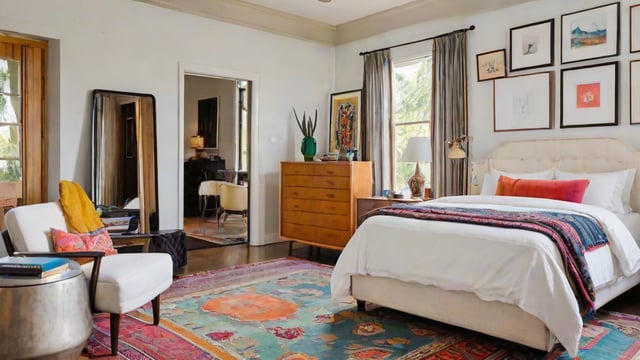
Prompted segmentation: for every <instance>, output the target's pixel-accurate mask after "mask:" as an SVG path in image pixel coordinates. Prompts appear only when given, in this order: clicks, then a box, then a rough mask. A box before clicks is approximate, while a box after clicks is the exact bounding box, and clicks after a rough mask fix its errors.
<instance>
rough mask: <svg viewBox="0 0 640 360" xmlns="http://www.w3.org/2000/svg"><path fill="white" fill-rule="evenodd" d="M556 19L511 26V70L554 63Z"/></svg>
mask: <svg viewBox="0 0 640 360" xmlns="http://www.w3.org/2000/svg"><path fill="white" fill-rule="evenodd" d="M554 22H555V20H554V19H549V20H545V21H540V22H536V23H533V24H528V25H523V26H519V27H515V28H511V30H510V31H509V43H510V47H509V70H510V71H516V70H524V69H533V68H537V67H541V66H551V65H553V28H554Z"/></svg>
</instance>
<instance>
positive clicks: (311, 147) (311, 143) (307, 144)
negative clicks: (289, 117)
mask: <svg viewBox="0 0 640 360" xmlns="http://www.w3.org/2000/svg"><path fill="white" fill-rule="evenodd" d="M300 151H302V155H303V156H304V161H313V157H314V156H315V154H316V139H314V138H313V137H311V136H305V137H304V138H302V146H301V147H300Z"/></svg>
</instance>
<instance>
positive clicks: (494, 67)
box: [476, 49, 507, 81]
mask: <svg viewBox="0 0 640 360" xmlns="http://www.w3.org/2000/svg"><path fill="white" fill-rule="evenodd" d="M506 57H507V56H506V52H505V49H500V50H493V51H487V52H485V53H481V54H478V55H476V68H477V72H478V81H485V80H491V79H499V78H503V77H505V76H507V69H506Z"/></svg>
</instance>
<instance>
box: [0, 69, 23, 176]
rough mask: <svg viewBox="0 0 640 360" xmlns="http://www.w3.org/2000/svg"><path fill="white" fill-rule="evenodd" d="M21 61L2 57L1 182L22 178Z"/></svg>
mask: <svg viewBox="0 0 640 360" xmlns="http://www.w3.org/2000/svg"><path fill="white" fill-rule="evenodd" d="M21 103H22V99H21V96H20V62H19V61H14V60H7V59H0V182H2V181H20V180H22V164H21V161H20V138H21V133H20V132H21V122H20V117H21V112H20V110H21Z"/></svg>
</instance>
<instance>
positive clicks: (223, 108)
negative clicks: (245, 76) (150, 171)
mask: <svg viewBox="0 0 640 360" xmlns="http://www.w3.org/2000/svg"><path fill="white" fill-rule="evenodd" d="M237 91H238V87H237V85H236V81H235V80H226V79H219V78H210V77H204V76H192V75H187V76H186V79H185V83H184V154H185V156H184V159H185V161H186V160H188V159H189V158H190V157H192V156H193V155H195V150H194V149H193V148H191V146H190V144H189V140H190V139H191V136H192V135H196V134H197V133H198V100H202V99H208V98H212V97H216V96H217V97H218V149H217V150H213V149H208V150H207V149H205V152H207V153H209V154H215V155H219V156H220V157H221V158H222V159H224V160H225V167H226V168H227V169H235V159H236V153H237V148H238V144H237V141H236V126H237V121H236V113H237V111H236V97H237V96H236V93H237ZM205 145H206V144H205Z"/></svg>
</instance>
